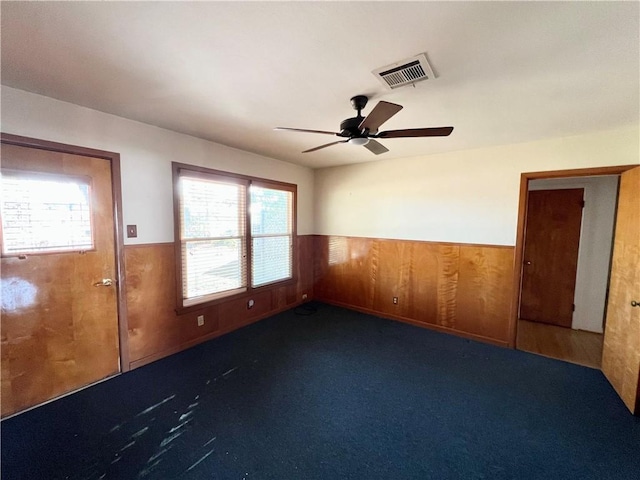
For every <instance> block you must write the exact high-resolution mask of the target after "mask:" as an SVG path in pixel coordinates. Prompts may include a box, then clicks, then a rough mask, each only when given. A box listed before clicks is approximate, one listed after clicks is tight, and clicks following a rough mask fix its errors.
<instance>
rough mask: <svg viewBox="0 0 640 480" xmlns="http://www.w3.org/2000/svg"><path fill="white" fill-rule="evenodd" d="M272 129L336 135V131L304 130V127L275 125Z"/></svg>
mask: <svg viewBox="0 0 640 480" xmlns="http://www.w3.org/2000/svg"><path fill="white" fill-rule="evenodd" d="M274 130H286V131H289V132H304V133H323V134H325V135H338V134H337V133H336V132H327V131H325V130H306V129H304V128H288V127H276V128H274Z"/></svg>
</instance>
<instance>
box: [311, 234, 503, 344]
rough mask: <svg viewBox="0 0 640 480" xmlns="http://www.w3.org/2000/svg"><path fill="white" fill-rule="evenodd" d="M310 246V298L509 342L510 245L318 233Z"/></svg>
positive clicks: (472, 336)
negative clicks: (312, 252) (312, 273)
mask: <svg viewBox="0 0 640 480" xmlns="http://www.w3.org/2000/svg"><path fill="white" fill-rule="evenodd" d="M314 246H315V255H314V268H315V285H314V295H315V297H314V298H315V299H317V300H320V301H325V302H328V303H334V304H338V305H343V306H346V307H351V308H355V309H358V310H362V311H366V312H371V313H376V314H379V315H381V316H384V317H388V318H393V319H397V320H401V321H406V322H408V323H412V324H416V325H421V326H425V327H428V328H433V329H437V330H442V331H446V332H449V333H455V334H459V335H463V336H466V337H471V338H476V339H479V340H482V341H488V342H491V343H496V344H499V345H505V346H507V345H509V340H510V334H509V319H510V311H511V310H510V309H511V299H512V288H513V254H514V249H513V247H508V246H507V247H504V246H492V245H467V244H451V243H431V242H419V241H409V240H387V239H372V238H356V237H340V236H324V235H317V236H315V241H314ZM394 297H397V303H394V302H393V299H394Z"/></svg>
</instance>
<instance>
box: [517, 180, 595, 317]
mask: <svg viewBox="0 0 640 480" xmlns="http://www.w3.org/2000/svg"><path fill="white" fill-rule="evenodd" d="M583 195H584V189H582V188H573V189H567V190H534V191H530V192H529V196H528V202H527V221H526V230H525V241H524V265H523V267H522V294H521V299H520V318H521V319H523V320H531V321H534V322H543V323H550V324H553V325H559V326H561V327H569V328H570V327H571V322H572V320H573V302H574V295H575V288H576V270H577V267H578V247H579V245H580V227H581V224H582V208H583V205H584V204H583Z"/></svg>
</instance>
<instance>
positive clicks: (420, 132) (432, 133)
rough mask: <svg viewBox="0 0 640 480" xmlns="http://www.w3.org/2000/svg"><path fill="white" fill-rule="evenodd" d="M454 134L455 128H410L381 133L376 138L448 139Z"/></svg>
mask: <svg viewBox="0 0 640 480" xmlns="http://www.w3.org/2000/svg"><path fill="white" fill-rule="evenodd" d="M451 132H453V127H434V128H408V129H405V130H388V131H386V132H380V133H379V134H378V135H376V138H400V137H446V136H448V135H450V134H451Z"/></svg>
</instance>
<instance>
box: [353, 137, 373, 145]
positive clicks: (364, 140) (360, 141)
mask: <svg viewBox="0 0 640 480" xmlns="http://www.w3.org/2000/svg"><path fill="white" fill-rule="evenodd" d="M349 143H350V144H351V145H366V144H367V143H369V139H368V138H367V137H353V138H350V139H349Z"/></svg>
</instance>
